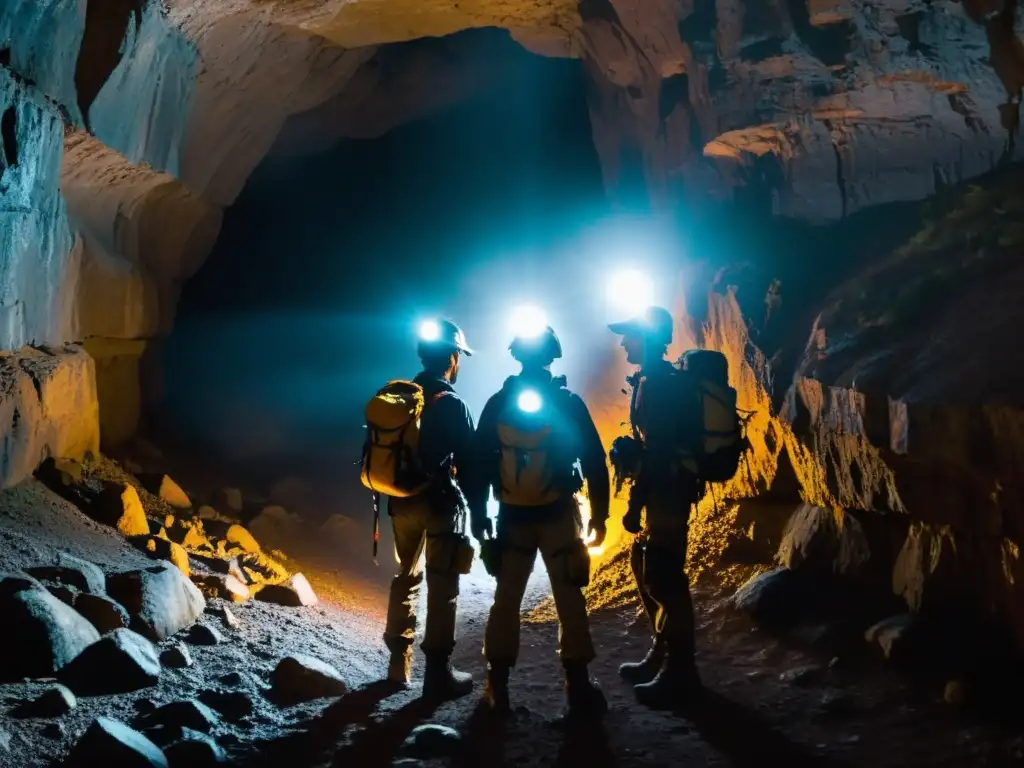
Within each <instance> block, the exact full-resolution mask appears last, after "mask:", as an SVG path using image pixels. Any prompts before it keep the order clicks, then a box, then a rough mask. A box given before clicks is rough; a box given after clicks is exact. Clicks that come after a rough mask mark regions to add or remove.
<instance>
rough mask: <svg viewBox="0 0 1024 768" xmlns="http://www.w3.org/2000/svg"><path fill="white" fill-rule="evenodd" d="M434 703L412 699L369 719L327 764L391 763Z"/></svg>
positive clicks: (371, 767) (370, 766)
mask: <svg viewBox="0 0 1024 768" xmlns="http://www.w3.org/2000/svg"><path fill="white" fill-rule="evenodd" d="M438 706H439V703H438V702H435V701H428V700H426V699H421V698H416V699H413V700H412V701H410V702H409V703H408V704H405V705H403V706H401V707H399V708H398V709H396V710H394V711H392V712H389V713H387V714H386V715H385V716H384V717H383V718H382V719H380V720H371V721H370V722H369V724H368V725H367V726H366V728H365V729H363V730H361V731H359V732H357V733H356V734H355V735H354V736H353V737H352V741H351V743H350V744H347V745H345V746H343V747H341V749H339V750H338V751H337V752H335V753H334V760H333V761H332V762H331V765H332V766H334V767H335V768H350V766H354V765H358V766H359V767H360V768H363V767H364V766H365V767H366V768H376V766H381V768H383V767H384V766H391V764H392V763H393V762H394V761H395V759H396V757H397V756H398V751H399V750H400V749H401V747H402V744H404V743H405V740H406V738H408V736H409V734H410V733H412V731H413V729H414V728H416V726H418V725H421V724H422V723H423V722H424V721H426V720H427V719H428V718H430V717H431V715H433V714H434V712H436V711H437V708H438ZM335 738H337V733H336V734H335Z"/></svg>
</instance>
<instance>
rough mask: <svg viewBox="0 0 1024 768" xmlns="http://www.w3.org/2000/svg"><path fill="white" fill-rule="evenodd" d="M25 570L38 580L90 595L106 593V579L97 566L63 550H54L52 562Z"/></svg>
mask: <svg viewBox="0 0 1024 768" xmlns="http://www.w3.org/2000/svg"><path fill="white" fill-rule="evenodd" d="M25 572H26V573H28V574H29V575H30V576H34V577H35V578H37V579H39V580H40V581H48V582H53V583H56V584H66V585H68V586H71V587H74V588H75V589H77V590H78V591H79V592H86V593H88V594H90V595H102V594H105V593H106V579H105V578H104V576H103V571H101V570H100V568H99V566H97V565H93V564H92V563H89V562H86V561H85V560H80V559H78V558H77V557H74V556H72V555H69V554H67V553H65V552H59V551H58V552H56V553H55V554H54V562H53V563H52V564H49V565H38V566H35V567H33V568H26V569H25Z"/></svg>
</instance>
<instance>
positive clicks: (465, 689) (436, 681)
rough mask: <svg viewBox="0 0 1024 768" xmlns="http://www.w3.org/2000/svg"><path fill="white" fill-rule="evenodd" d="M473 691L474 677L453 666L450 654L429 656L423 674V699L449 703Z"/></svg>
mask: <svg viewBox="0 0 1024 768" xmlns="http://www.w3.org/2000/svg"><path fill="white" fill-rule="evenodd" d="M472 690H473V676H472V675H470V674H469V673H467V672H460V671H459V670H457V669H455V667H453V666H452V661H451V656H449V655H448V654H438V653H429V654H427V668H426V671H425V672H424V674H423V698H425V699H432V700H434V701H448V700H449V699H457V698H460V697H461V696H465V695H467V694H468V693H470V692H471V691H472Z"/></svg>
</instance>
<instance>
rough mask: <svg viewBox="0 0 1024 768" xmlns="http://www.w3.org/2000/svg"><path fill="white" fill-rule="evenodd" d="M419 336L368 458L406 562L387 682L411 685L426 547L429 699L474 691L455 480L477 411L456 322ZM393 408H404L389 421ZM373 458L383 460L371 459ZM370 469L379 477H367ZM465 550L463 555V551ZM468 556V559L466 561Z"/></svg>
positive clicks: (461, 510) (393, 618)
mask: <svg viewBox="0 0 1024 768" xmlns="http://www.w3.org/2000/svg"><path fill="white" fill-rule="evenodd" d="M431 329H432V332H431V333H430V334H429V336H428V338H423V339H421V340H420V342H419V349H418V351H419V356H420V359H421V360H422V362H423V371H422V372H421V373H420V374H418V375H417V376H416V378H415V379H413V381H412V383H411V384H410V382H391V383H389V385H388V386H387V387H385V388H384V389H383V390H381V392H380V393H378V396H377V399H376V400H377V403H379V407H378V411H377V412H378V413H383V415H382V416H380V417H378V418H377V419H376V420H377V421H378V422H387V423H377V424H374V423H372V422H374V418H373V412H372V408H373V405H374V402H373V401H371V406H368V407H367V422H368V423H367V428H368V430H369V431H370V433H371V434H370V438H369V440H368V443H367V445H368V449H367V456H368V457H369V459H367V458H364V465H363V475H364V484H365V485H367V486H368V487H373V488H374V489H375V490H378V491H380V489H383V493H384V495H386V496H387V497H388V513H389V515H390V517H391V522H392V526H393V529H394V536H395V551H396V554H397V557H398V560H399V566H398V573H397V574H396V576H395V577H394V579H393V580H392V582H391V594H390V600H389V602H388V615H387V626H386V628H385V631H384V642H385V643H386V644H387V647H388V649H389V650H390V651H391V661H390V664H389V667H388V679H389V680H391V681H392V682H395V683H399V684H402V685H408V683H409V681H410V671H411V665H412V643H413V640H414V638H415V636H416V614H415V605H416V602H417V599H418V597H419V589H420V585H421V583H422V581H423V568H422V567H421V565H420V560H421V558H422V557H423V555H424V551H425V553H426V573H427V620H426V629H425V632H424V637H423V644H422V646H421V647H422V649H423V653H424V655H425V656H426V672H425V676H424V681H423V696H424V698H429V699H436V700H445V699H450V698H455V697H459V696H464V695H466V694H468V693H469V692H470V691H471V690H472V689H473V680H472V678H471V676H470V675H469V674H467V673H464V672H459V671H458V670H456V669H454V668H453V667H452V666H451V660H450V659H451V654H452V652H453V650H454V648H455V612H456V606H457V603H458V596H459V575H460V556H461V563H462V564H465V557H464V555H465V554H466V553H465V547H466V546H468V540H467V539H465V537H464V536H463V535H460V534H461V532H460V530H459V520H460V516H464V515H465V514H467V509H466V508H467V504H466V501H465V499H464V498H463V497H462V493H461V491H460V489H459V487H458V485H457V484H456V481H455V476H456V475H457V473H458V471H459V470H460V469H462V468H464V467H466V466H467V465H468V463H469V461H470V452H471V451H472V442H473V429H474V425H473V415H472V413H471V412H470V410H469V407H468V406H467V405H466V403H465V402H464V401H463V400H462V399H461V398H460V397H459V396H458V395H457V394H456V393H455V390H454V388H453V384H455V382H456V380H457V378H458V374H459V361H460V357H461V356H462V355H472V351H471V350H470V349H469V347H467V346H466V341H465V336H464V335H463V333H462V331H461V330H460V329H459V328H458V326H456V325H455V324H454V323H452V322H449V321H438V322H437V323H436V324H433V325H432V326H431ZM392 414H397V416H393V417H391V418H389V416H391V415H392ZM373 462H376V465H374V464H373ZM368 475H373V477H372V478H371V479H369V480H368V479H367V476H368ZM460 549H461V550H462V551H460ZM469 562H471V560H470V561H469Z"/></svg>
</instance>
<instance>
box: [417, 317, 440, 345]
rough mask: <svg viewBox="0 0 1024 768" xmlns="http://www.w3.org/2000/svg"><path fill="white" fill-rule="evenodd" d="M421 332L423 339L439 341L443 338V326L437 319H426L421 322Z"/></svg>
mask: <svg viewBox="0 0 1024 768" xmlns="http://www.w3.org/2000/svg"><path fill="white" fill-rule="evenodd" d="M419 333H420V338H421V339H423V341H437V340H438V339H440V338H441V326H440V325H438V324H437V321H436V320H424V321H423V322H422V323H420V331H419Z"/></svg>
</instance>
